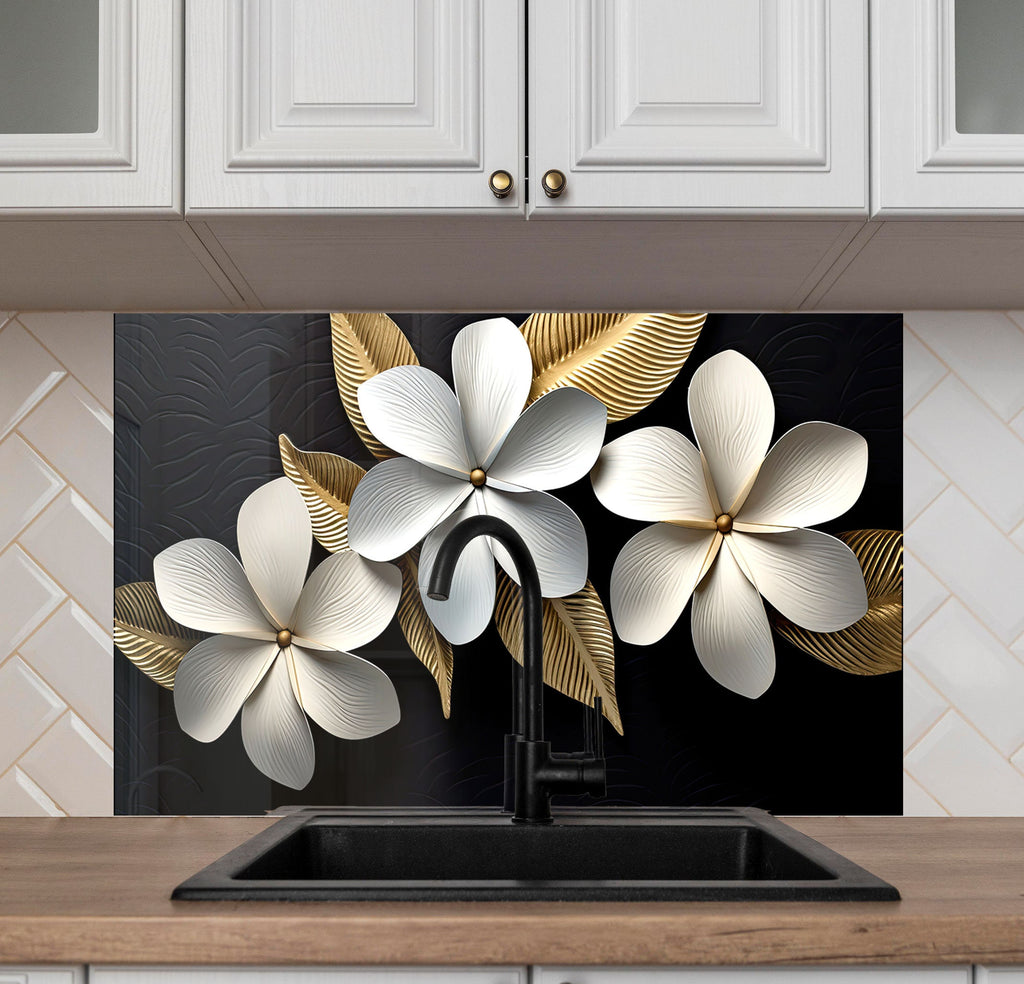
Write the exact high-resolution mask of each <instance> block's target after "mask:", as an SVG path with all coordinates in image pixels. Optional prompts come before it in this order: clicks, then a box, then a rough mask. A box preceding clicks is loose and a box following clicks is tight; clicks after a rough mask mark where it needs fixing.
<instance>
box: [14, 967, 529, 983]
mask: <svg viewBox="0 0 1024 984" xmlns="http://www.w3.org/2000/svg"><path fill="white" fill-rule="evenodd" d="M526 979H527V972H526V968H525V967H479V968H478V967H90V968H89V981H90V984H526ZM0 982H2V978H0ZM30 984H35V982H34V981H33V982H30ZM46 984H49V982H46Z"/></svg>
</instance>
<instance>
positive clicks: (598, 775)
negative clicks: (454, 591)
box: [427, 516, 606, 823]
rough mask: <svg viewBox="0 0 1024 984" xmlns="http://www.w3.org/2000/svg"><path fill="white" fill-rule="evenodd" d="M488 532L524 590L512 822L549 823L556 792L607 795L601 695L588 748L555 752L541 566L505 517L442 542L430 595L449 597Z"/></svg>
mask: <svg viewBox="0 0 1024 984" xmlns="http://www.w3.org/2000/svg"><path fill="white" fill-rule="evenodd" d="M478 536H489V537H493V538H494V539H495V540H499V541H500V542H501V543H502V544H503V545H504V547H505V549H506V550H507V551H508V553H509V556H510V557H511V558H512V561H513V563H514V564H515V566H516V571H517V572H518V574H519V584H520V586H521V590H522V594H523V685H522V686H521V687H517V688H516V701H515V703H516V708H515V720H516V727H517V729H518V733H517V734H515V735H513V736H511V743H510V744H511V747H512V749H513V750H514V755H513V756H512V758H513V762H514V775H515V780H514V790H515V810H514V813H513V816H512V821H513V823H551V797H552V796H553V795H555V794H557V793H590V794H591V795H592V796H603V795H604V793H605V780H606V769H605V761H604V749H603V744H604V743H603V741H602V737H601V699H600V698H597V700H596V702H595V708H594V712H593V713H594V717H595V720H594V723H593V725H592V726H591V727H588V729H587V746H588V747H587V749H586V750H585V751H583V752H571V753H568V754H565V753H562V754H559V753H553V752H552V751H551V742H549V741H545V740H544V647H543V639H542V632H543V604H544V602H543V599H542V598H541V593H540V579H539V578H538V577H537V567H536V565H535V564H534V562H533V557H532V556H531V555H530V551H529V550H528V549H527V546H526V544H525V543H524V542H523V538H522V537H521V536H520V535H519V534H518V533H517V532H516V531H515V530H514V529H513V528H512V527H511V526H510V525H509V524H508V523H506V522H505V521H504V520H500V519H495V518H494V517H492V516H473V517H472V518H470V519H466V520H463V521H462V522H461V523H459V525H458V526H456V527H455V528H454V529H453V530H452V531H451V532H450V533H449V534H448V536H447V537H445V539H444V542H443V543H442V544H441V547H440V549H439V550H438V552H437V557H436V558H435V560H434V568H433V570H432V571H431V574H430V583H429V585H428V590H427V594H428V595H429V596H430V597H431V598H434V599H435V600H437V601H446V600H447V599H448V594H449V592H450V591H451V585H452V578H453V577H454V575H455V567H456V564H457V563H458V560H459V556H460V555H461V554H462V551H463V550H464V549H465V548H466V545H467V544H468V543H469V542H470V540H473V539H475V538H476V537H478Z"/></svg>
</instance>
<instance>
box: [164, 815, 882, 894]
mask: <svg viewBox="0 0 1024 984" xmlns="http://www.w3.org/2000/svg"><path fill="white" fill-rule="evenodd" d="M899 897H900V896H899V892H897V890H896V889H895V888H893V886H892V885H889V884H888V883H886V882H884V881H882V880H881V879H880V878H876V877H875V876H874V875H872V874H870V873H869V872H867V871H865V870H864V869H863V868H861V867H859V866H858V865H856V864H854V863H853V862H852V861H848V860H847V859H846V858H844V857H842V856H841V855H839V854H836V853H835V852H834V851H831V850H829V849H828V848H827V847H825V846H824V845H822V844H819V843H818V842H817V841H815V840H812V839H811V838H809V837H806V836H804V835H803V834H800V833H798V832H797V831H796V830H794V829H793V828H791V827H788V826H787V825H786V824H784V823H782V822H781V821H779V820H776V819H775V818H774V817H772V816H770V815H769V814H767V813H765V812H764V811H762V810H754V809H726V808H723V809H697V808H694V809H669V808H645V809H642V810H641V809H625V808H620V807H594V808H587V809H563V810H561V811H559V812H558V813H557V814H556V816H555V820H554V822H553V823H551V824H544V825H519V824H513V823H510V822H509V817H508V815H507V814H502V813H499V812H498V810H497V809H494V810H486V809H478V810H461V811H456V810H446V809H440V808H437V809H403V808H366V807H363V808H359V807H353V808H348V809H342V808H337V809H335V808H323V809H321V808H312V807H307V808H303V809H300V810H296V811H295V812H293V813H290V814H289V815H287V816H285V817H284V818H283V819H282V820H280V821H279V822H278V823H276V824H274V826H272V827H270V828H268V829H267V830H265V831H263V832H262V833H260V834H257V835H256V836H255V837H253V838H251V839H250V840H249V841H247V842H246V843H244V844H242V845H241V846H240V847H238V848H236V849H235V850H233V851H231V852H230V853H229V854H226V855H225V856H224V857H222V858H220V860H218V861H215V862H214V863H213V864H212V865H210V866H209V867H207V868H204V869H203V870H202V871H200V872H199V873H198V874H196V875H193V876H192V877H191V878H189V879H188V880H187V881H186V882H183V883H182V884H181V885H179V886H178V887H177V888H176V889H175V890H174V894H173V896H172V898H175V899H190V900H204V899H205V900H211V899H236V900H246V899H249V900H256V899H266V900H272V899H277V900H282V899H283V900H291V901H318V900H320V901H322V900H336V901H343V900H350V901H356V900H374V901H383V900H390V901H435V902H437V901H556V900H561V901H578V902H585V901H716V902H721V901H731V900H735V901H770V900H778V901H814V900H817V901H831V902H837V901H893V900H897V899H899Z"/></svg>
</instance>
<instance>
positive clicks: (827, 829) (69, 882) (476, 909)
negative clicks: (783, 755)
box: [0, 817, 1024, 965]
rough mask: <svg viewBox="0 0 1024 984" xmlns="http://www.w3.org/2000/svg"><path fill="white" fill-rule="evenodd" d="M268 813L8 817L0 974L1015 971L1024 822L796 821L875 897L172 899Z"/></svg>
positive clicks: (3, 827)
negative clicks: (711, 968)
mask: <svg viewBox="0 0 1024 984" xmlns="http://www.w3.org/2000/svg"><path fill="white" fill-rule="evenodd" d="M272 822H273V820H271V819H266V818H258V819H253V818H191V817H182V818H170V817H160V818H155V817H154V818H148V817H116V818H97V819H53V820H39V819H2V820H0V964H2V963H107V964H110V963H148V964H160V963H162V964H389V963H390V964H419V965H427V964H435V965H437V964H545V963H549V964H633V965H642V964H691V965H698V964H830V963H831V964H855V963H902V964H942V963H968V962H976V963H986V964H1000V963H1024V818H1019V819H957V818H949V819H946V818H944V819H930V818H929V819H909V818H907V819H881V818H860V819H834V818H829V819H825V818H820V819H800V820H791V821H789V822H790V823H792V825H793V826H794V827H796V828H797V829H799V830H801V831H803V832H804V833H807V834H809V835H810V836H812V837H815V838H817V839H819V840H821V841H822V842H823V843H824V844H827V845H828V846H829V847H831V848H833V849H834V850H837V851H839V852H840V853H842V854H845V855H846V856H847V857H849V858H850V859H852V860H853V861H856V862H857V863H858V864H861V865H863V866H864V867H866V868H867V869H868V870H869V871H872V872H874V873H875V874H877V875H879V876H880V877H882V878H884V879H886V880H888V881H890V882H892V883H893V884H894V885H896V887H897V888H899V890H900V892H901V893H902V895H903V901H902V902H883V903H843V902H833V903H777V902H769V903H759V904H754V903H636V904H629V903H616V904H611V903H529V902H521V903H482V904H480V903H447V904H427V903H354V902H349V903H333V902H331V903H281V902H171V901H170V898H169V896H170V893H171V889H172V888H173V887H174V886H175V885H177V884H178V883H179V882H180V881H182V880H184V879H185V878H186V877H187V876H188V875H191V874H193V873H194V872H195V871H197V870H198V869H199V868H201V867H203V866H205V865H207V864H209V863H210V862H211V861H214V860H216V859H217V858H218V857H220V856H221V855H222V854H224V853H225V852H227V851H228V850H230V849H231V848H233V847H235V846H236V845H238V844H239V843H240V842H241V841H243V840H245V839H246V838H248V837H250V836H251V835H253V834H255V833H256V832H258V831H259V830H262V829H263V828H265V827H266V826H267V825H269V824H270V823H272Z"/></svg>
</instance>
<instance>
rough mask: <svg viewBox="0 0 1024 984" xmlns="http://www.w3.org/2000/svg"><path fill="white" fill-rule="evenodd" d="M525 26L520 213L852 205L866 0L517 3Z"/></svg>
mask: <svg viewBox="0 0 1024 984" xmlns="http://www.w3.org/2000/svg"><path fill="white" fill-rule="evenodd" d="M529 24H530V38H529V64H530V96H529V98H530V199H531V203H530V212H531V215H532V216H535V217H540V216H548V215H552V216H553V215H559V214H588V213H594V214H600V215H605V216H610V215H615V214H629V215H637V214H639V215H646V214H660V213H673V212H678V213H682V214H693V215H712V216H719V215H727V216H728V215H759V214H773V215H804V214H813V215H817V216H822V215H833V216H845V215H864V214H866V211H867V116H866V111H867V33H866V29H867V8H866V0H716V2H714V3H679V2H677V0H530V20H529ZM551 170H553V171H561V172H562V173H563V174H564V175H565V182H564V190H562V192H561V194H558V195H557V197H549V193H550V191H551V188H550V185H549V187H548V188H546V189H545V188H544V186H543V185H544V176H545V174H546V173H547V172H548V171H551ZM555 184H556V186H557V176H556V179H555ZM534 189H536V190H534ZM556 190H557V187H556Z"/></svg>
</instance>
